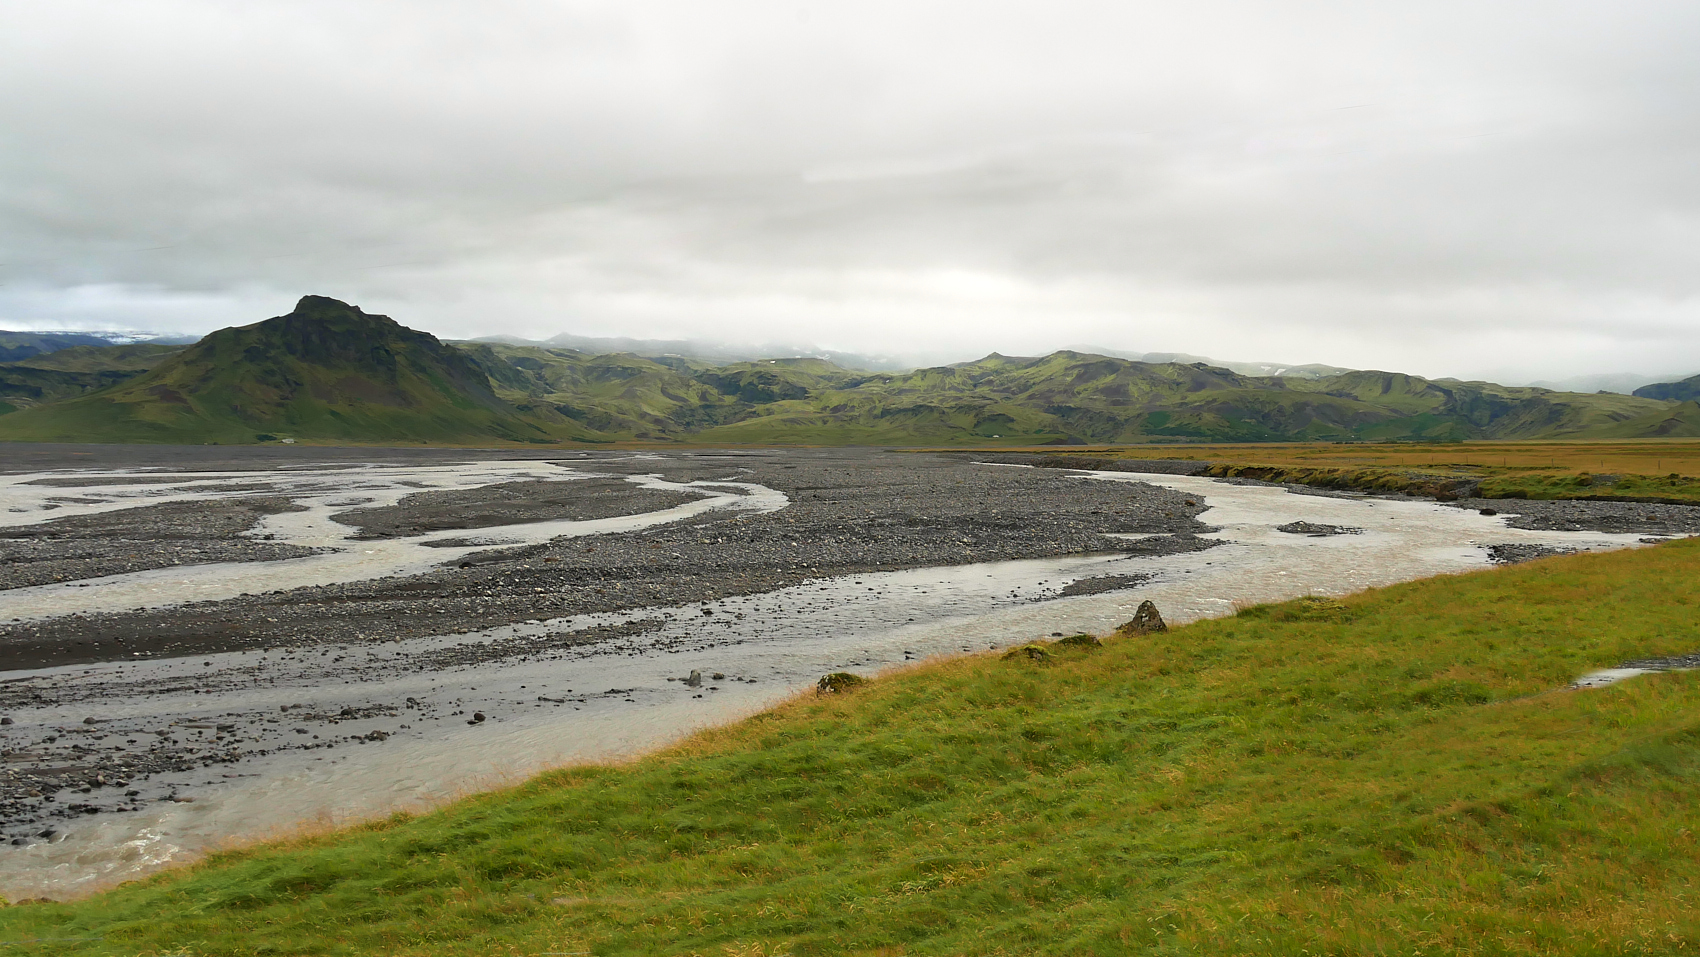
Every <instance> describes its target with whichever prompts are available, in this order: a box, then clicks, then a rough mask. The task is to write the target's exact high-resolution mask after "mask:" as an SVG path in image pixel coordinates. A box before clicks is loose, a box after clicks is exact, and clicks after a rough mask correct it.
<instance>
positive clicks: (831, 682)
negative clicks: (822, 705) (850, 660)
mask: <svg viewBox="0 0 1700 957" xmlns="http://www.w3.org/2000/svg"><path fill="white" fill-rule="evenodd" d="M867 683H868V679H866V678H864V677H862V676H861V675H853V674H851V673H850V672H848V671H834V672H833V673H832V674H830V675H824V676H822V677H821V679H820V680H819V681H817V682H815V694H844V693H845V692H847V691H849V690H851V689H852V688H855V687H857V686H859V685H865V684H867Z"/></svg>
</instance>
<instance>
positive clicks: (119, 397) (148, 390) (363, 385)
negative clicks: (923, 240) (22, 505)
mask: <svg viewBox="0 0 1700 957" xmlns="http://www.w3.org/2000/svg"><path fill="white" fill-rule="evenodd" d="M284 437H288V438H300V439H308V440H314V441H352V442H374V441H379V442H391V443H398V444H405V443H414V442H447V443H455V442H467V441H477V440H484V441H489V440H492V439H495V440H506V441H527V440H534V439H536V440H552V439H553V438H554V437H555V433H554V432H553V431H552V430H551V429H549V428H547V427H545V426H543V425H540V424H539V423H537V422H533V421H529V420H528V419H527V417H526V416H524V415H523V414H521V413H519V412H517V411H516V410H515V409H514V408H512V407H511V406H510V405H508V404H507V403H506V402H504V401H502V400H501V399H499V398H497V396H496V395H495V394H494V392H493V391H492V390H491V388H490V383H489V380H488V378H487V377H486V375H485V374H484V373H483V372H481V371H480V370H479V369H477V368H476V367H475V366H474V365H473V364H472V363H471V362H469V361H468V359H467V357H466V356H465V354H463V353H462V352H460V351H459V350H457V349H453V348H450V347H448V346H445V345H443V344H442V343H441V342H438V341H437V339H436V338H435V337H433V336H431V335H428V334H426V333H422V332H416V331H414V330H412V329H407V328H405V327H403V326H401V325H400V324H399V323H397V322H395V321H394V320H392V319H390V318H388V317H386V316H374V315H367V314H366V313H364V312H362V311H361V310H359V309H357V308H355V307H353V306H349V305H347V304H346V303H342V302H338V301H336V300H334V299H326V298H324V297H320V296H307V297H304V298H303V299H302V300H301V301H300V303H299V304H298V305H297V306H296V308H295V310H294V311H293V312H291V313H289V314H288V315H285V316H279V317H277V318H274V319H268V320H266V321H264V322H260V323H255V324H254V325H251V326H241V327H238V328H231V329H221V330H219V331H218V332H215V333H212V334H211V335H209V336H207V337H205V338H204V339H202V340H200V341H199V342H197V343H195V344H194V345H192V346H189V347H187V348H185V349H183V350H182V351H180V352H176V353H174V354H171V355H168V356H166V357H164V359H163V360H162V361H160V362H159V363H158V364H157V365H154V366H153V367H152V368H151V369H149V370H148V371H145V372H143V373H141V374H140V375H136V376H134V377H133V378H128V379H127V380H126V381H123V382H121V383H119V384H117V385H113V386H111V387H108V388H105V389H102V390H99V391H97V392H93V393H90V394H87V395H81V396H77V397H74V398H69V399H64V400H61V401H58V402H54V403H52V404H48V405H42V406H38V407H36V408H33V409H29V410H25V411H22V412H18V413H14V414H12V415H8V416H5V417H3V418H0V438H7V439H13V440H25V441H92V442H183V443H200V442H220V443H252V442H255V441H265V440H267V439H271V438H284Z"/></svg>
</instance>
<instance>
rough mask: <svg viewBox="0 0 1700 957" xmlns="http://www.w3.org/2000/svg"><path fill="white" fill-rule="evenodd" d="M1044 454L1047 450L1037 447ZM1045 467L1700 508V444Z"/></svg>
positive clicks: (1284, 451)
mask: <svg viewBox="0 0 1700 957" xmlns="http://www.w3.org/2000/svg"><path fill="white" fill-rule="evenodd" d="M1034 451H1039V450H1034ZM1043 454H1044V456H1045V458H1046V461H1047V464H1051V465H1060V466H1067V465H1069V464H1070V463H1079V465H1080V467H1082V468H1090V467H1091V463H1092V462H1094V461H1097V462H1102V461H1105V460H1116V459H1136V460H1139V459H1171V460H1181V461H1198V462H1207V463H1209V468H1208V469H1207V471H1206V474H1209V475H1215V476H1218V477H1229V476H1244V477H1247V478H1258V479H1263V480H1265V481H1270V482H1291V483H1294V484H1298V485H1314V486H1318V487H1321V488H1339V489H1356V490H1360V491H1374V492H1408V493H1410V494H1412V495H1430V496H1440V497H1443V498H1444V497H1447V496H1454V495H1459V494H1467V495H1479V496H1481V497H1483V498H1534V499H1595V500H1599V499H1604V500H1610V501H1618V500H1627V501H1637V500H1646V501H1662V502H1677V503H1690V502H1693V503H1700V442H1682V441H1644V442H1459V443H1447V444H1443V445H1415V444H1407V443H1396V444H1386V445H1368V444H1357V443H1353V444H1338V443H1307V444H1249V445H1207V446H1191V447H1187V448H1181V447H1176V446H1173V445H1166V446H1165V445H1147V446H1109V447H1101V448H1076V449H1064V450H1058V449H1045V450H1043Z"/></svg>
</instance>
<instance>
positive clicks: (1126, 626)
mask: <svg viewBox="0 0 1700 957" xmlns="http://www.w3.org/2000/svg"><path fill="white" fill-rule="evenodd" d="M1168 630H1169V626H1168V624H1167V623H1165V622H1164V621H1163V615H1162V613H1161V612H1159V611H1157V606H1156V605H1155V604H1153V603H1152V602H1150V601H1149V600H1147V601H1142V602H1140V603H1139V607H1138V608H1137V609H1135V610H1134V612H1133V618H1131V619H1130V620H1128V621H1126V622H1123V623H1122V625H1121V627H1119V628H1117V629H1116V635H1117V636H1118V637H1122V638H1127V637H1132V636H1135V635H1149V634H1152V633H1154V632H1159V631H1168Z"/></svg>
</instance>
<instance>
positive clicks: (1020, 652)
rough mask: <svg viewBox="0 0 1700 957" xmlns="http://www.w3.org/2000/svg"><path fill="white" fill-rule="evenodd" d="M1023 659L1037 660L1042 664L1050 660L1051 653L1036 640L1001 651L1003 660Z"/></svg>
mask: <svg viewBox="0 0 1700 957" xmlns="http://www.w3.org/2000/svg"><path fill="white" fill-rule="evenodd" d="M1023 659H1025V660H1028V661H1037V662H1039V663H1040V664H1043V663H1045V662H1047V661H1050V660H1051V653H1050V652H1048V651H1046V650H1045V646H1044V645H1041V644H1039V643H1037V642H1035V643H1033V644H1028V645H1022V646H1020V647H1019V648H1011V649H1010V650H1008V651H1006V652H1004V653H1003V660H1005V661H1020V660H1023Z"/></svg>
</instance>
